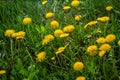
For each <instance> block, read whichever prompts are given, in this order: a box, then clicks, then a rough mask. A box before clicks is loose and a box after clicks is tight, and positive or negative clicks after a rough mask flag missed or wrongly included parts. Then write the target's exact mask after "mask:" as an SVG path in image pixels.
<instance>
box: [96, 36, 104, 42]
mask: <svg viewBox="0 0 120 80" xmlns="http://www.w3.org/2000/svg"><path fill="white" fill-rule="evenodd" d="M96 42H97V43H105V42H106V39H105V38H103V37H100V38H98V39H97V40H96Z"/></svg>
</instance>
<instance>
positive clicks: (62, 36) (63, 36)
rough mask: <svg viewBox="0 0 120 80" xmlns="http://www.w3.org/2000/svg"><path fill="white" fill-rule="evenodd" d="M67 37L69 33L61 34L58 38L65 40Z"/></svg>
mask: <svg viewBox="0 0 120 80" xmlns="http://www.w3.org/2000/svg"><path fill="white" fill-rule="evenodd" d="M68 36H69V33H62V34H61V35H60V38H65V37H68Z"/></svg>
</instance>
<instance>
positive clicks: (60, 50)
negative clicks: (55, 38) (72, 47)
mask: <svg viewBox="0 0 120 80" xmlns="http://www.w3.org/2000/svg"><path fill="white" fill-rule="evenodd" d="M67 46H68V44H67V45H65V46H64V47H59V48H58V50H57V51H56V53H55V54H60V53H62V52H64V50H65V48H66V47H67Z"/></svg>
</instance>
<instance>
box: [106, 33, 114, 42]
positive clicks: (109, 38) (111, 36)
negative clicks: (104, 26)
mask: <svg viewBox="0 0 120 80" xmlns="http://www.w3.org/2000/svg"><path fill="white" fill-rule="evenodd" d="M115 38H116V37H115V35H114V34H109V35H107V36H106V38H105V39H106V41H107V42H112V41H114V40H115Z"/></svg>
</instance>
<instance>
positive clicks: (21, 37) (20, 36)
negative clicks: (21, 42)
mask: <svg viewBox="0 0 120 80" xmlns="http://www.w3.org/2000/svg"><path fill="white" fill-rule="evenodd" d="M24 37H25V32H24V31H19V32H18V33H17V37H16V39H23V38H24Z"/></svg>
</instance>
